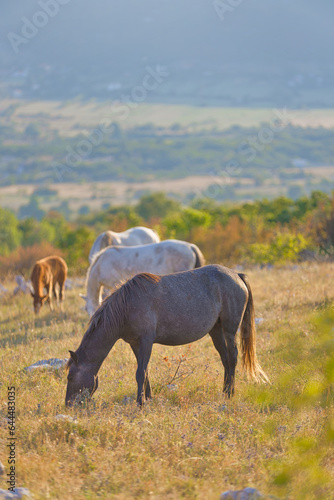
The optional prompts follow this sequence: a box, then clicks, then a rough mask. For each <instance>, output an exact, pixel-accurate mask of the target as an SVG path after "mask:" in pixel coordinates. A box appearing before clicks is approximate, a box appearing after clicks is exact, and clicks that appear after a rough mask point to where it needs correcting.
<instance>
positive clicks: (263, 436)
mask: <svg viewBox="0 0 334 500" xmlns="http://www.w3.org/2000/svg"><path fill="white" fill-rule="evenodd" d="M246 272H247V274H248V276H249V279H250V283H251V285H252V289H253V293H254V300H255V306H256V317H257V318H258V320H257V323H258V326H257V348H258V357H259V360H260V362H261V364H262V367H263V368H264V370H265V371H266V372H267V373H268V375H269V377H270V379H271V382H272V385H262V386H260V385H256V384H254V383H253V382H251V381H247V379H246V377H245V375H244V374H243V373H242V371H241V369H240V367H239V368H238V370H237V375H236V394H235V397H234V398H233V400H231V401H229V400H227V399H225V397H224V396H223V394H222V380H223V368H222V366H221V363H220V360H219V357H218V354H217V353H216V351H215V349H214V347H213V345H212V343H211V340H210V338H209V337H205V338H204V339H202V340H201V341H199V342H196V343H194V344H192V345H189V346H188V345H186V346H182V347H174V348H172V347H165V346H158V345H156V346H155V347H154V349H153V354H152V358H151V362H150V374H151V383H152V387H153V393H154V398H153V400H152V401H151V402H149V403H147V404H146V405H145V406H144V408H143V409H138V408H137V406H136V404H135V394H136V382H135V359H134V356H133V354H132V352H131V349H130V347H129V346H128V345H127V344H125V343H123V342H122V341H119V342H118V343H117V344H116V346H115V347H114V348H113V350H112V351H111V352H110V354H109V356H108V357H107V359H106V361H105V362H104V364H103V366H102V368H101V370H100V373H99V379H100V380H99V389H98V391H97V392H96V394H95V395H94V398H93V402H90V403H89V404H88V405H86V406H85V407H83V408H73V409H65V406H64V398H65V389H66V374H65V373H64V372H59V373H58V372H54V371H52V372H46V371H38V370H36V371H33V372H26V371H24V370H23V368H24V367H26V366H28V365H30V364H32V363H34V362H36V361H38V360H41V359H49V358H53V357H57V358H64V357H67V355H68V350H69V349H76V348H77V346H78V344H79V342H80V340H81V338H82V335H83V333H84V330H85V326H86V324H87V319H88V318H87V315H86V313H85V312H84V311H83V310H82V309H81V306H82V304H81V299H80V298H79V297H78V293H79V292H80V291H83V290H80V289H73V290H70V291H68V293H67V297H66V300H65V308H64V312H63V313H61V312H59V311H55V312H52V313H51V312H49V310H48V309H47V308H46V307H44V308H43V309H42V312H41V315H40V316H39V317H37V318H35V317H34V315H33V311H32V299H31V297H30V296H23V295H21V296H16V297H12V296H10V297H8V298H6V299H0V300H1V302H0V347H1V352H0V359H1V375H0V377H1V379H0V381H1V400H2V401H1V415H0V421H1V426H2V431H1V443H2V446H1V448H2V453H1V455H2V462H3V463H4V465H5V467H6V469H8V464H7V456H6V454H7V451H6V447H5V445H6V440H7V434H8V429H7V424H6V420H5V418H6V415H7V386H15V388H16V405H17V420H16V436H17V442H16V453H17V463H16V474H17V483H16V486H26V487H27V488H29V490H30V491H31V493H32V494H33V495H34V498H35V500H45V499H48V498H50V499H69V498H73V499H74V498H75V499H77V500H81V499H96V498H101V499H110V498H113V499H117V500H125V499H129V498H138V499H149V498H152V499H164V500H166V499H180V498H186V499H206V500H218V499H219V495H220V494H221V493H222V492H223V491H225V490H227V489H241V488H244V487H246V486H253V487H255V488H257V489H258V490H260V491H261V492H262V493H263V494H265V495H274V496H275V497H277V498H282V499H291V500H297V499H317V500H318V499H327V500H328V499H330V498H333V497H334V451H333V440H334V414H333V403H334V401H333V385H332V386H331V385H330V383H329V382H328V381H329V380H332V382H333V380H334V377H333V374H334V367H333V362H332V361H331V357H332V358H333V353H334V349H333V342H332V341H330V340H328V337H326V331H327V330H328V331H330V330H331V331H333V330H332V329H333V318H334V315H333V303H334V287H333V276H334V264H333V263H331V264H330V263H323V264H307V265H306V264H303V265H300V266H294V267H290V268H284V269H278V268H273V269H250V270H246ZM6 286H8V288H14V283H6ZM330 377H332V378H330ZM326 381H327V382H326ZM326 384H327V385H326ZM58 415H64V417H58V418H57V416H58ZM0 487H2V488H6V484H5V479H4V476H2V478H1V481H0Z"/></svg>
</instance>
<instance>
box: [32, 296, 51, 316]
mask: <svg viewBox="0 0 334 500" xmlns="http://www.w3.org/2000/svg"><path fill="white" fill-rule="evenodd" d="M30 293H31V296H32V298H33V299H34V311H35V314H39V311H40V308H41V307H42V305H43V304H44V302H45V301H46V299H47V297H48V294H47V293H46V294H45V295H43V296H42V297H39V295H37V294H36V293H34V292H32V291H30Z"/></svg>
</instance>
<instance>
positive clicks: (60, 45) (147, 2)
mask: <svg viewBox="0 0 334 500" xmlns="http://www.w3.org/2000/svg"><path fill="white" fill-rule="evenodd" d="M48 1H49V2H51V4H52V3H54V2H57V4H56V7H54V8H55V9H57V10H58V12H57V13H56V14H55V15H53V17H52V16H48V17H47V22H46V24H45V26H42V27H40V28H38V32H37V34H35V35H34V36H33V37H32V38H31V39H29V40H28V41H27V43H21V44H20V45H19V47H18V49H19V51H18V54H16V53H15V52H14V50H13V48H12V46H11V43H10V41H9V39H8V34H9V33H10V32H11V33H15V34H17V35H19V36H22V30H23V29H24V25H25V24H26V22H27V21H26V20H25V19H24V18H26V19H27V20H28V21H30V22H33V21H34V20H35V21H36V19H37V21H38V19H39V22H40V23H41V24H43V22H44V21H43V16H42V17H40V18H38V16H37V13H38V12H39V11H41V10H42V9H41V4H42V3H43V2H44V3H45V4H47V3H48V2H47V0H39V1H35V0H16V1H10V2H9V1H5V0H2V2H1V3H2V6H1V11H2V15H1V20H0V26H1V40H0V54H1V58H2V62H3V63H7V64H13V63H14V64H15V63H17V64H20V63H23V64H24V63H27V64H30V63H38V62H49V63H52V64H53V63H55V64H58V65H61V64H64V65H65V66H66V65H70V66H71V67H76V68H80V69H82V70H84V71H89V70H90V69H91V67H92V66H96V65H97V66H99V67H101V66H102V67H103V66H106V67H111V66H114V67H119V68H124V67H133V66H134V65H136V64H138V65H140V64H142V63H143V62H145V61H152V62H160V63H161V64H170V63H171V62H175V61H181V62H184V61H189V62H196V61H199V62H200V64H201V65H202V66H207V67H208V68H214V67H215V66H219V65H221V64H224V63H233V62H236V63H245V64H246V63H248V64H266V63H269V64H279V65H280V64H282V63H284V64H287V63H291V64H293V63H294V62H313V63H314V62H318V63H319V64H326V63H328V64H331V62H332V49H333V43H334V30H333V28H332V24H333V14H334V2H333V1H332V0H327V1H325V0H321V1H315V0H243V1H242V0H241V1H240V0H239V2H238V1H237V0H226V1H223V0H222V1H216V2H215V1H212V0H209V1H205V0H121V1H120V0H117V1H116V0H95V1H94V2H93V1H92V0H59V1H58V0H48ZM60 1H61V2H65V4H63V5H60V4H59V2H60ZM66 2H67V3H66ZM236 4H238V5H237V6H236V7H233V6H231V5H236ZM215 6H216V7H217V9H218V8H219V7H220V16H219V14H218V13H217V9H216V8H215ZM226 6H227V7H226ZM218 10H219V9H218ZM36 16H37V17H36ZM45 16H47V15H46V14H45ZM45 16H44V18H45Z"/></svg>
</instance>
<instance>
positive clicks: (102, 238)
mask: <svg viewBox="0 0 334 500" xmlns="http://www.w3.org/2000/svg"><path fill="white" fill-rule="evenodd" d="M159 241H160V238H159V235H158V233H157V232H156V231H155V230H154V229H149V228H148V227H141V226H137V227H131V228H130V229H127V230H126V231H123V232H122V233H116V232H115V231H105V232H104V233H101V234H100V235H99V236H98V237H97V238H96V240H95V241H94V243H93V246H92V248H91V250H90V252H89V257H88V260H89V263H90V264H91V263H92V261H93V258H94V255H95V254H96V253H98V252H100V251H101V250H103V249H104V248H106V247H110V246H112V245H122V246H125V247H133V246H135V245H148V244H149V243H159Z"/></svg>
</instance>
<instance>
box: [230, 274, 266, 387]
mask: <svg viewBox="0 0 334 500" xmlns="http://www.w3.org/2000/svg"><path fill="white" fill-rule="evenodd" d="M238 276H239V277H240V278H241V279H242V281H243V282H244V284H245V285H246V288H247V291H248V300H247V304H246V309H245V312H244V315H243V318H242V321H241V326H240V332H241V349H242V364H243V367H244V369H245V370H246V372H247V374H248V375H249V376H251V377H253V378H254V379H255V380H256V381H257V382H269V379H268V377H267V375H266V374H265V372H264V371H263V370H262V368H261V366H260V364H259V362H258V360H257V356H256V333H255V312H254V301H253V294H252V290H251V287H250V284H249V282H248V279H247V276H246V275H245V274H238Z"/></svg>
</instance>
